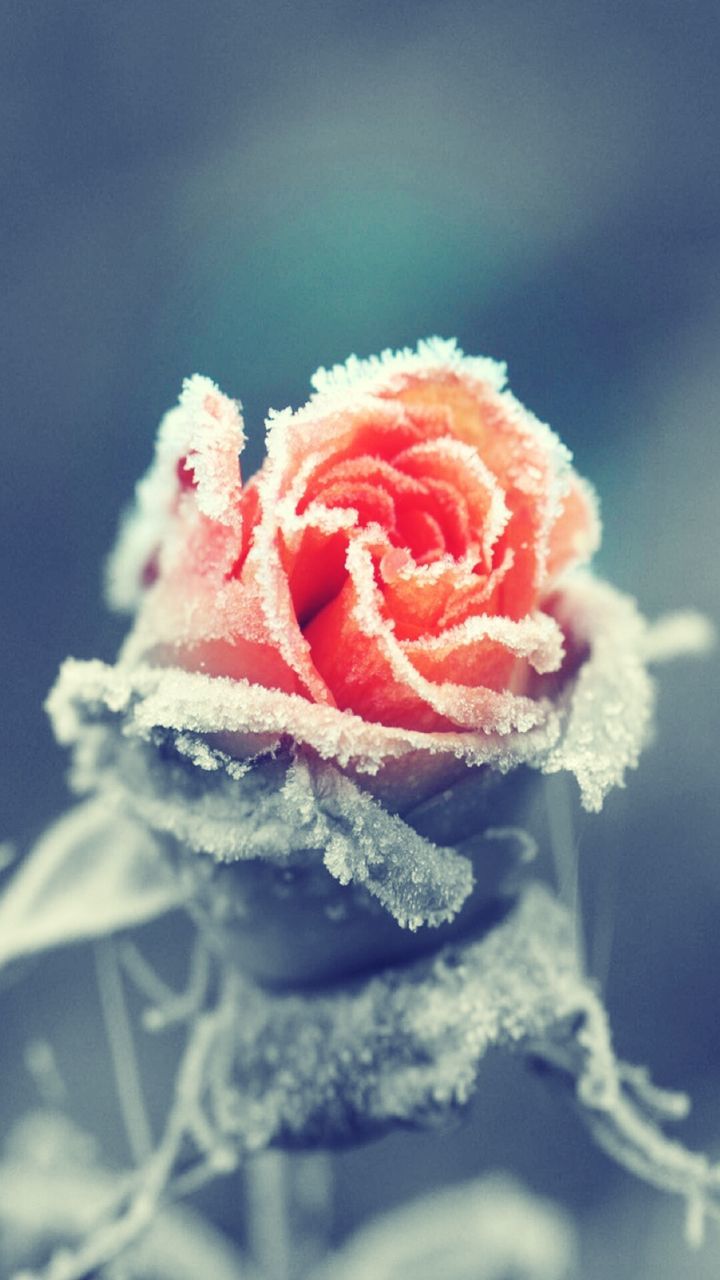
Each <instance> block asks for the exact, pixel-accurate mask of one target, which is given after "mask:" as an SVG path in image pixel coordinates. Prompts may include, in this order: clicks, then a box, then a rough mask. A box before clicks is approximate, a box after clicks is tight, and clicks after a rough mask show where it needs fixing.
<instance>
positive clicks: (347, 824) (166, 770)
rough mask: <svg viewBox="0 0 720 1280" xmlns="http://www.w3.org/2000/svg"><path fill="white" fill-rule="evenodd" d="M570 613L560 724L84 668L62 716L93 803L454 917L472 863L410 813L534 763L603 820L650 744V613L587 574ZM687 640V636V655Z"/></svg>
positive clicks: (428, 914)
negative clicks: (379, 714)
mask: <svg viewBox="0 0 720 1280" xmlns="http://www.w3.org/2000/svg"><path fill="white" fill-rule="evenodd" d="M556 607H557V608H558V611H559V613H560V614H561V620H565V614H567V615H568V616H571V617H572V626H573V628H574V629H575V633H576V635H577V637H578V640H579V642H582V643H584V644H586V645H587V648H588V656H587V658H586V659H585V661H584V662H583V663H582V664H581V666H580V669H579V672H578V674H577V676H576V677H575V678H574V680H573V681H572V682H570V683H569V685H568V687H567V688H566V689H565V690H564V691H563V692H562V693H561V695H560V697H559V698H558V700H557V702H556V704H555V705H552V706H551V705H548V706H547V707H546V708H545V723H544V724H543V725H542V726H540V727H538V728H535V729H532V728H530V729H528V730H527V731H525V732H518V731H516V732H513V733H510V734H508V735H502V734H479V733H469V732H468V733H462V732H457V733H423V732H418V731H412V730H400V729H393V728H390V727H388V726H385V725H382V724H379V723H372V722H369V721H365V720H362V719H361V718H360V717H358V716H356V715H353V714H352V713H351V712H342V711H338V710H337V709H336V708H333V707H329V706H326V705H325V706H320V705H318V704H315V703H312V702H309V701H308V700H307V699H305V698H302V697H299V696H298V695H295V694H287V693H283V692H281V691H279V690H275V689H266V688H264V687H263V686H260V685H256V684H252V683H249V682H247V681H242V680H230V679H226V678H218V677H210V676H206V675H203V674H201V673H191V672H185V671H181V670H179V669H176V668H159V667H150V666H143V665H131V664H127V663H120V664H118V665H117V666H114V667H112V666H108V665H105V664H103V663H101V662H77V661H73V660H69V661H68V662H67V663H66V664H65V666H64V667H63V670H62V673H61V676H60V679H59V681H58V684H57V686H56V688H55V689H54V691H53V693H52V695H51V697H50V699H49V702H48V708H49V711H50V714H51V717H52V719H53V724H54V727H55V731H56V734H57V736H58V738H59V740H60V741H61V742H63V743H65V744H66V745H68V746H70V747H72V749H73V753H74V766H73V780H74V785H75V787H76V789H77V790H79V791H80V792H93V791H97V792H99V793H101V794H102V795H103V796H105V797H106V798H107V799H108V800H109V801H110V802H112V804H114V805H120V806H123V807H125V808H126V809H127V810H128V811H129V812H130V813H132V814H134V815H135V816H136V817H137V818H138V819H139V820H140V821H141V822H143V823H145V824H146V825H147V826H148V828H149V829H150V830H153V831H156V832H158V833H160V834H161V835H163V836H170V837H172V838H173V840H175V841H177V842H178V843H180V844H182V845H185V846H187V847H188V848H190V849H194V850H197V851H199V852H201V853H206V854H209V855H211V856H213V857H214V858H216V859H219V860H227V861H232V860H235V859H241V858H242V859H248V858H265V859H269V860H271V861H274V862H275V863H280V864H281V863H283V862H285V863H290V862H292V861H297V860H298V859H300V860H301V861H302V860H304V861H307V860H308V858H310V857H312V858H314V860H315V861H318V860H322V859H324V861H325V865H326V867H327V869H328V871H329V872H330V873H331V874H332V875H334V876H335V877H336V878H337V879H338V880H340V881H341V883H348V882H350V881H354V882H355V883H358V884H363V885H365V887H366V888H367V889H368V890H369V891H370V892H371V893H373V894H374V895H375V896H376V897H377V898H378V900H379V901H380V902H382V903H383V905H384V906H385V907H386V908H387V909H388V910H389V911H390V912H391V914H392V915H394V916H395V918H396V919H397V920H398V921H399V922H401V923H402V924H406V925H407V924H410V925H411V926H413V927H415V926H417V925H419V924H422V923H434V924H437V923H439V922H440V921H442V920H448V919H451V918H452V917H453V915H455V914H456V913H457V911H458V910H459V909H460V907H461V906H462V903H463V902H464V901H465V900H466V898H467V896H468V894H469V892H470V890H471V887H472V878H471V874H470V868H469V864H468V862H467V859H465V858H464V857H463V856H462V854H461V853H458V852H454V851H453V850H452V849H451V848H444V849H443V850H442V852H440V851H439V849H438V843H437V837H430V838H427V837H426V835H425V834H424V833H423V834H420V833H419V832H418V831H417V830H414V829H412V828H411V827H409V826H408V824H407V823H406V822H405V821H403V819H402V818H400V817H398V816H396V814H395V813H394V812H393V809H395V808H398V807H400V808H402V809H404V810H405V811H407V810H408V809H409V808H410V807H412V804H413V801H415V802H417V800H422V798H423V797H424V796H425V795H427V794H428V793H430V794H432V793H433V791H437V790H438V789H439V788H442V787H443V786H447V785H451V784H453V783H454V782H457V780H458V779H459V778H461V776H462V775H464V774H466V773H467V768H468V767H470V769H471V771H472V770H473V769H474V770H475V771H476V773H477V777H478V783H479V782H480V779H481V777H482V776H483V772H484V771H483V769H482V768H479V766H489V768H490V770H491V771H492V772H493V773H497V774H498V775H500V774H502V773H505V772H507V771H509V770H512V769H514V768H516V767H517V766H519V765H521V764H527V765H529V766H531V767H532V768H534V769H537V770H539V771H541V772H548V773H553V772H557V771H559V770H569V771H570V772H572V773H574V774H575V776H576V777H577V779H578V781H579V783H580V787H581V793H582V796H583V800H584V803H585V804H586V806H587V807H588V808H593V809H597V808H599V807H600V804H601V802H602V798H603V796H604V795H605V793H606V792H607V790H608V789H609V788H610V787H611V786H614V785H617V784H620V783H622V781H623V778H624V774H625V771H626V770H627V769H628V768H631V767H633V766H634V765H635V764H636V763H637V759H638V756H639V752H640V749H641V746H642V744H643V742H644V741H645V739H646V737H647V735H648V733H649V730H650V726H651V719H652V708H653V699H654V686H653V682H652V679H651V677H650V674H649V672H648V667H647V655H648V653H650V654H651V653H652V649H653V639H652V637H653V630H652V628H650V627H649V626H648V624H647V623H646V622H645V621H644V620H643V619H642V618H641V616H640V615H639V613H638V612H637V609H636V608H635V606H634V603H633V602H632V601H631V600H630V599H628V598H627V597H625V596H623V595H621V594H620V593H618V592H616V591H615V590H614V589H613V588H612V587H610V586H608V585H607V584H604V583H601V582H598V581H597V580H596V579H595V578H593V577H592V576H591V575H580V574H578V573H575V574H573V575H572V576H571V577H570V578H568V580H567V584H566V587H565V589H564V591H563V594H562V597H561V603H560V604H558V605H557V606H556ZM661 625H662V624H661ZM694 630H695V631H697V627H695V629H694ZM688 636H689V633H688V631H687V627H685V628H684V629H682V634H678V628H677V626H675V627H674V628H673V643H674V644H675V645H676V647H677V645H678V644H680V645H682V642H683V639H688ZM689 638H690V639H692V637H689ZM660 648H661V649H664V650H666V649H667V643H666V641H662V643H661V645H660ZM486 771H487V770H485V772H486ZM398 797H400V798H401V800H402V804H399V803H398ZM510 821H511V822H513V821H514V825H517V821H516V820H513V819H512V818H511V819H510ZM476 830H477V831H479V830H481V827H477V828H476ZM439 843H440V844H441V845H442V844H443V843H447V844H448V845H455V844H456V843H457V841H455V840H453V839H449V840H447V841H443V840H442V839H440V841H439Z"/></svg>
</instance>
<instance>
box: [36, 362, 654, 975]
mask: <svg viewBox="0 0 720 1280" xmlns="http://www.w3.org/2000/svg"><path fill="white" fill-rule="evenodd" d="M243 441H244V436H243V425H242V419H241V416H240V410H239V406H238V405H237V404H236V403H235V402H234V401H231V400H229V399H228V398H227V397H225V396H224V395H223V394H222V393H221V392H220V391H219V390H218V388H217V387H216V386H215V385H214V384H213V383H211V382H210V381H209V380H208V379H205V378H201V377H199V376H196V377H194V378H191V379H189V380H188V381H187V382H186V384H185V387H184V390H183V393H182V396H181V399H180V403H179V405H178V407H177V408H175V409H173V410H172V411H171V412H170V413H169V414H168V415H167V416H166V418H165V419H164V421H163V423H162V424H161V427H160V432H159V437H158V443H157V449H156V456H155V461H154V463H153V465H152V467H151V469H150V471H149V472H148V474H147V476H146V477H145V478H144V480H142V481H141V483H140V485H139V486H138V491H137V497H136V503H135V507H134V510H133V511H132V512H131V513H130V514H129V515H128V516H127V517H126V520H125V523H124V526H123V529H122V532H121V536H120V539H119V543H118V546H117V548H116V551H115V552H114V554H113V557H112V559H111V562H110V571H109V590H110V598H111V601H112V603H113V604H114V605H115V606H116V607H120V608H125V609H129V610H131V611H134V612H135V614H136V617H135V622H134V626H133V629H132V631H131V632H130V634H129V636H128V638H127V641H126V643H125V646H124V648H123V650H122V652H121V655H120V659H119V662H118V664H117V665H116V666H115V667H105V666H103V665H102V664H100V663H90V664H87V663H85V664H83V663H74V664H73V663H70V664H66V668H65V670H64V673H63V676H62V677H61V680H60V682H59V685H58V687H57V688H56V690H55V693H54V694H53V695H52V698H51V704H50V705H51V711H52V713H53V716H54V719H55V725H56V731H57V732H58V735H59V737H60V738H61V739H62V740H63V741H66V742H68V743H71V744H72V743H74V744H75V745H76V747H77V751H76V757H77V759H76V784H77V785H78V786H79V787H80V788H81V789H86V790H92V789H95V790H98V789H100V790H102V789H103V788H105V789H108V788H109V789H112V790H114V792H115V793H117V789H118V787H120V788H121V790H122V791H123V795H124V797H125V801H124V802H125V803H126V804H127V805H129V806H130V807H131V808H132V809H133V811H134V812H135V813H139V814H140V815H141V816H142V818H143V820H144V821H145V822H147V823H148V824H149V825H150V827H152V828H153V829H154V830H156V831H162V832H164V833H165V834H166V835H167V837H168V838H169V839H171V840H172V841H174V842H175V843H176V844H178V845H182V846H185V847H188V848H191V849H193V850H195V851H200V852H203V853H206V854H212V855H213V857H214V859H215V860H216V861H218V862H227V863H232V864H233V867H232V872H233V875H232V883H233V886H234V889H233V893H234V894H235V896H237V894H239V893H240V892H242V895H244V906H243V908H242V913H243V915H244V919H245V926H244V929H245V933H246V934H252V926H251V923H250V922H251V921H254V922H255V924H256V934H258V933H259V934H261V935H262V939H263V942H264V945H265V946H266V949H268V948H269V949H270V950H272V949H273V948H275V951H276V952H277V953H278V954H279V953H280V951H281V950H282V946H283V944H282V942H281V938H280V935H281V934H282V935H283V936H284V937H285V938H287V936H289V934H290V933H293V934H294V936H295V937H302V938H308V937H310V936H311V935H312V936H313V937H316V938H320V939H321V942H320V943H319V944H318V945H319V947H320V949H321V950H322V947H324V946H325V942H326V940H325V938H324V930H325V928H326V927H329V926H328V925H327V921H328V920H330V919H331V917H332V919H333V920H334V921H335V931H336V935H337V936H339V935H340V932H342V936H343V946H347V948H348V955H349V963H350V965H351V966H352V964H354V963H355V959H357V957H355V959H353V955H355V952H356V951H357V952H358V954H359V953H363V952H364V951H365V950H366V948H367V945H368V942H367V940H368V937H369V936H370V935H371V934H372V933H373V929H374V928H375V927H377V929H379V930H380V931H381V933H382V931H383V930H385V931H386V933H387V936H386V937H385V938H384V941H383V942H382V944H381V946H380V948H379V952H380V953H381V954H382V956H383V957H384V958H392V957H394V955H395V951H396V945H398V944H397V943H396V939H397V936H398V934H399V930H398V929H397V923H396V922H399V923H400V924H402V925H409V926H410V927H411V928H417V927H418V926H420V925H423V924H431V925H434V926H443V929H446V928H447V927H448V926H449V925H450V922H452V921H455V922H456V924H455V926H453V927H462V928H466V927H468V924H469V923H471V922H472V921H475V920H476V919H477V917H478V914H480V915H482V913H483V911H486V910H487V909H489V908H491V907H492V906H493V905H496V904H497V902H498V901H499V900H500V899H501V898H502V896H503V892H504V890H503V884H504V877H505V875H506V872H507V870H508V863H510V864H513V865H514V863H516V862H517V860H518V857H519V856H525V853H526V846H523V845H522V841H520V842H519V844H518V842H517V841H516V849H515V853H514V854H510V853H508V849H509V848H510V846H511V845H512V840H511V839H508V838H505V840H504V842H503V840H502V839H500V837H501V836H503V835H504V836H505V837H508V828H509V827H513V826H514V827H517V826H518V825H519V824H520V823H521V822H522V816H523V808H522V805H523V800H522V793H523V785H524V784H523V780H527V777H528V776H529V775H530V774H531V773H534V776H538V773H539V772H557V771H558V770H561V769H567V770H570V771H572V772H573V773H575V775H576V776H577V778H578V781H579V783H580V787H581V792H582V796H583V800H584V803H585V804H586V806H587V807H589V808H599V806H600V804H601V801H602V798H603V796H604V794H605V792H606V791H607V790H608V789H609V788H610V787H611V786H612V785H614V784H617V783H621V782H622V780H623V776H624V772H625V770H626V768H628V767H629V766H633V765H634V764H636V762H637V758H638V754H639V751H640V748H641V746H642V743H643V741H644V738H645V736H646V733H647V730H648V726H649V721H650V716H651V709H652V684H651V681H650V678H649V676H648V673H647V669H646V663H647V627H646V624H645V623H644V621H643V619H642V618H641V617H640V615H639V614H638V613H637V610H636V608H635V606H634V603H633V602H632V601H631V600H629V599H627V598H626V597H624V596H622V595H620V594H619V593H618V592H617V591H615V590H614V589H613V588H612V587H610V586H609V585H608V584H606V583H603V582H601V581H599V580H597V579H596V578H594V577H593V576H592V575H591V574H590V573H589V572H588V571H587V570H584V569H583V568H582V566H583V565H584V564H585V563H586V562H587V561H588V560H589V558H590V557H591V555H592V553H593V551H594V550H595V548H596V547H597V545H598V541H599V520H598V515H597V504H596V501H595V498H594V495H593V492H592V489H591V488H590V486H589V485H588V484H587V482H585V481H584V480H582V479H581V478H580V476H579V475H578V474H577V473H576V471H575V470H574V468H573V466H572V462H571V456H570V453H569V452H568V450H567V449H566V448H565V447H564V445H563V444H562V443H561V442H560V441H559V440H558V438H557V436H556V435H555V434H554V433H553V432H552V431H551V430H550V428H549V427H547V426H545V425H544V424H543V423H541V422H539V421H538V420H537V419H536V418H535V417H534V416H533V415H532V414H531V413H530V412H529V411H528V410H527V409H525V408H524V407H523V406H522V405H521V404H520V403H519V402H518V401H517V400H516V399H515V398H514V397H513V396H512V394H511V393H510V392H509V391H508V390H507V389H506V388H505V373H504V369H503V367H502V366H500V365H498V364H496V363H495V362H494V361H491V360H487V359H475V358H470V357H466V356H464V355H463V353H462V352H461V351H460V350H459V349H458V348H457V347H456V345H455V344H454V343H452V342H445V341H441V340H439V339H432V340H430V341H427V342H424V343H421V344H420V345H419V346H418V348H417V350H416V351H403V352H400V353H398V354H395V355H393V354H392V353H385V354H384V355H383V356H381V357H380V358H377V359H371V360H367V361H359V360H357V359H355V358H351V359H350V360H349V361H348V363H347V364H346V365H344V366H342V367H338V368H336V369H333V370H332V371H330V372H326V371H324V370H321V371H320V372H319V373H318V374H317V375H316V376H315V378H314V394H313V395H312V396H311V398H310V400H309V401H308V403H307V404H306V405H305V406H304V407H303V408H301V409H300V410H299V411H297V412H292V411H291V410H285V411H283V412H279V413H271V415H270V417H269V420H268V434H267V456H266V459H265V461H264V463H263V465H262V467H261V469H260V471H259V472H258V473H257V474H256V475H255V476H253V477H251V478H250V479H249V480H246V481H245V482H243V478H242V477H241V471H240V466H239V462H238V458H239V454H240V453H241V450H242V446H243ZM118 726H119V732H118ZM88 730H89V732H87V731H88ZM524 766H530V768H527V767H524ZM509 773H511V774H512V778H511V779H509V780H507V781H504V778H505V775H507V774H509ZM509 783H512V785H509ZM502 847H504V850H505V851H504V852H502V853H500V852H498V850H499V849H500V848H502ZM518 848H520V854H518V852H517V849H518ZM318 859H319V861H318ZM197 861H199V860H197V859H196V862H197ZM204 861H205V862H208V861H209V860H208V859H205V860H204ZM323 862H324V868H325V869H323V866H322V863H323ZM326 870H329V871H330V872H331V875H332V877H334V880H331V879H330V877H328V876H327V874H326ZM279 876H280V877H281V878H282V877H283V876H284V877H285V879H284V880H282V885H284V887H283V888H279V887H278V884H279V882H278V877H279ZM318 876H320V879H318ZM263 877H265V879H263ZM293 877H294V878H295V880H296V881H297V880H298V879H299V880H302V885H300V884H296V887H295V888H294V889H293V887H292V881H293ZM228 880H229V877H226V878H225V882H227V881H228ZM337 881H339V882H340V884H342V885H348V884H350V882H352V884H353V886H354V890H357V891H356V892H354V896H353V893H349V894H348V893H345V895H344V896H342V893H341V891H340V890H339V889H338V887H337ZM327 884H329V885H330V889H327V887H326V886H327ZM473 884H474V885H475V891H474V893H473ZM288 886H290V887H288ZM323 886H325V887H323ZM358 886H359V889H358ZM279 894H280V895H281V896H282V898H283V902H284V904H285V905H284V907H283V910H282V912H280V913H279V914H278V912H273V911H272V910H271V909H270V906H269V905H268V904H269V903H270V902H271V900H274V899H276V898H277V897H278V895H279ZM338 894H340V895H341V896H340V899H339V900H338V901H336V897H337V895H338ZM231 896H232V895H231ZM360 898H361V899H363V904H364V905H363V911H364V908H365V906H366V905H367V901H366V900H368V901H369V900H371V905H372V908H373V910H374V912H375V914H376V915H377V914H378V912H379V914H380V917H381V919H380V920H375V921H374V924H373V926H372V928H371V926H370V924H369V923H368V918H367V912H366V913H365V914H363V911H360V912H359V914H358V913H357V912H356V910H355V907H356V905H357V901H358V900H359V899H360ZM319 903H321V905H322V910H320V907H319V905H318V904H319ZM378 903H380V907H378ZM463 904H465V906H464V907H463ZM383 908H384V909H385V911H386V912H389V913H390V914H389V915H386V914H384V912H383ZM461 908H462V911H461ZM234 909H235V908H233V910H234ZM238 910H239V909H238ZM293 913H294V914H293ZM320 916H322V919H323V920H324V922H325V923H324V924H323V925H322V926H321V925H320V924H318V920H319V918H320ZM392 916H394V917H395V920H394V921H393V919H391V917H392ZM458 916H459V921H460V923H459V926H458V925H457V918H458ZM288 921H290V923H289V924H288ZM274 928H276V931H277V936H275V934H274V933H273V929H274ZM354 928H355V929H356V934H355V935H354V934H353V929H354ZM443 929H439V931H438V932H437V937H436V940H435V943H434V945H437V943H438V942H439V941H441V940H442V938H443V937H444V936H445V934H444V932H443ZM423 932H424V933H425V934H427V930H424V931H423ZM353 939H354V940H353ZM255 943H257V936H256V937H255ZM418 945H427V943H424V944H418ZM404 946H405V944H404V943H403V947H404ZM256 949H257V948H256ZM401 950H402V948H401ZM332 951H333V948H332V947H330V948H329V950H328V955H331V954H332ZM351 953H352V954H351ZM316 958H317V957H316V956H314V958H312V959H311V961H309V962H308V965H307V966H305V964H304V962H296V961H294V962H293V963H295V964H296V969H297V972H298V973H303V974H314V973H315V971H316V965H315V960H316ZM273 965H274V961H273V962H272V963H270V965H269V969H270V970H272V969H273ZM326 968H327V962H326V960H323V961H322V963H321V964H320V970H323V971H324V970H325V969H326Z"/></svg>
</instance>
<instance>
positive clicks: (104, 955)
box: [94, 938, 153, 1166]
mask: <svg viewBox="0 0 720 1280" xmlns="http://www.w3.org/2000/svg"><path fill="white" fill-rule="evenodd" d="M94 951H95V972H96V975H97V984H98V992H99V995H100V1004H101V1007H102V1014H103V1020H104V1023H105V1033H106V1035H107V1038H108V1044H109V1046H110V1054H111V1057H112V1064H113V1071H114V1073H115V1084H116V1088H117V1095H118V1100H119V1103H120V1110H121V1112H122V1117H123V1122H124V1125H125V1132H126V1135H127V1140H128V1146H129V1148H130V1153H131V1156H132V1159H133V1161H134V1163H135V1164H136V1165H138V1166H139V1165H142V1164H143V1163H144V1161H145V1160H147V1158H148V1157H149V1155H150V1153H151V1152H152V1149H153V1140H152V1133H151V1131H150V1123H149V1121H148V1117H147V1111H146V1110H145V1102H144V1097H143V1091H142V1085H141V1083H140V1072H139V1069H138V1063H137V1057H136V1055H135V1044H134V1041H133V1034H132V1029H131V1027H130V1018H129V1017H128V1010H127V1004H126V1002H125V992H124V990H123V982H122V974H121V971H120V966H119V964H118V957H117V950H116V946H115V942H114V941H113V940H112V939H111V938H106V939H103V940H102V941H101V942H97V943H96V944H95V947H94Z"/></svg>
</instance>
